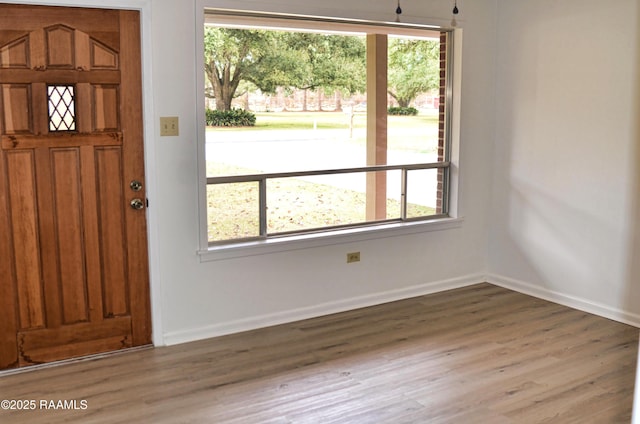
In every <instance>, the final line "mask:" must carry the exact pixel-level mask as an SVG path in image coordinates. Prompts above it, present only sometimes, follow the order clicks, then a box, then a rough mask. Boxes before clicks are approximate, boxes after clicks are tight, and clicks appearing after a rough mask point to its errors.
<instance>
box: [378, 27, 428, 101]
mask: <svg viewBox="0 0 640 424" xmlns="http://www.w3.org/2000/svg"><path fill="white" fill-rule="evenodd" d="M439 86H440V43H439V42H438V41H432V40H415V39H405V38H390V39H389V57H388V84H387V87H388V92H389V95H390V96H391V97H393V98H394V99H395V100H396V101H397V102H398V105H399V106H400V107H409V106H410V105H411V102H412V101H414V100H415V98H416V97H417V96H418V95H419V94H421V93H424V92H427V91H429V90H434V89H437V88H438V87H439Z"/></svg>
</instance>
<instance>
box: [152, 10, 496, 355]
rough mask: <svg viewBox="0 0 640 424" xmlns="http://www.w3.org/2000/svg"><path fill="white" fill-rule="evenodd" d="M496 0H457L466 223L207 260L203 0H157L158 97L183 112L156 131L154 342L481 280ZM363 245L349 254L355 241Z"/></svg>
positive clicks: (445, 18) (426, 16) (446, 17)
mask: <svg viewBox="0 0 640 424" xmlns="http://www.w3.org/2000/svg"><path fill="white" fill-rule="evenodd" d="M387 3H388V4H383V3H382V2H373V3H372V2H370V1H368V0H358V1H351V2H344V1H338V0H327V1H324V2H321V4H320V3H318V2H316V1H315V0H305V1H222V0H220V1H209V2H208V3H207V4H208V5H212V6H218V7H231V8H235V9H238V8H239V9H242V8H247V9H251V8H253V9H256V10H266V11H286V12H291V13H305V14H311V15H330V16H336V17H352V18H358V17H359V18H366V19H378V20H394V19H395V13H394V10H395V4H394V2H387ZM449 3H450V2H447V1H441V0H432V1H425V2H421V4H419V5H416V4H412V3H407V4H404V5H403V8H404V10H405V13H404V14H403V19H406V20H407V21H414V22H432V23H441V24H448V23H449V21H450V19H451V15H450V13H451V11H450V7H451V5H449ZM494 3H495V2H494V1H489V0H483V1H474V2H467V3H465V4H462V3H460V2H459V6H460V8H461V10H462V11H463V12H464V15H462V16H460V18H459V22H460V25H461V26H462V25H463V26H464V40H465V41H464V52H463V61H464V66H465V68H464V69H465V70H464V74H463V84H462V90H463V91H462V96H463V101H464V103H463V110H462V128H463V129H462V134H461V139H462V148H461V153H460V160H461V163H462V165H461V166H462V170H461V179H462V183H461V187H460V192H461V195H460V203H461V211H463V213H462V214H463V215H464V221H463V223H462V225H461V226H460V227H459V228H455V229H449V230H443V231H437V232H428V233H422V234H414V235H406V236H401V237H391V238H384V239H378V240H369V241H364V242H355V243H346V244H338V245H331V246H324V247H317V248H309V249H303V250H294V251H287V252H281V253H275V254H269V255H259V256H251V257H246V258H236V259H229V260H222V261H214V262H203V263H201V262H200V261H199V258H198V255H197V254H196V250H197V248H198V224H197V220H198V214H197V207H196V206H197V201H198V199H197V195H198V193H197V187H198V184H197V171H196V165H197V163H196V152H197V149H198V144H197V142H198V140H197V123H196V116H197V115H196V114H199V113H202V110H201V108H200V107H199V106H198V105H197V104H196V102H195V96H196V90H198V89H199V87H196V85H195V84H194V80H195V77H196V72H200V70H196V69H195V68H194V63H195V57H196V56H195V55H198V54H201V53H200V52H198V51H196V50H195V47H194V46H195V26H196V25H199V24H200V23H199V22H195V21H194V16H195V15H196V7H199V6H196V3H195V2H194V1H193V0H192V1H185V0H153V2H152V19H151V22H152V27H153V30H152V32H153V34H152V35H153V52H152V53H153V66H152V72H153V74H152V78H153V95H154V101H153V109H154V115H153V116H149V117H148V118H149V119H152V120H153V121H154V122H157V120H158V117H159V116H179V117H180V131H181V134H180V136H179V137H177V138H166V137H162V138H160V137H156V138H154V139H153V140H149V142H150V143H154V144H155V146H154V148H155V151H156V157H155V160H154V163H153V164H152V168H154V169H152V172H155V173H156V179H157V181H156V184H157V191H156V196H155V198H154V199H151V201H152V203H151V205H152V206H151V207H152V208H156V210H155V213H157V214H158V217H157V220H156V221H155V222H152V223H151V224H152V225H153V228H152V231H155V232H156V233H157V235H158V240H157V246H153V247H152V248H153V249H156V254H157V264H158V270H157V272H156V273H154V283H153V284H154V290H156V294H157V293H158V290H159V295H158V296H157V297H156V300H157V302H156V304H155V306H156V309H157V308H158V307H160V308H161V320H158V319H157V320H156V321H155V322H154V325H156V327H157V326H158V325H160V326H161V328H162V334H161V336H162V338H163V340H160V337H158V335H157V334H156V336H157V337H156V342H159V343H163V342H165V343H177V342H181V341H186V340H191V339H197V338H201V337H207V336H212V335H216V334H222V333H226V332H230V331H238V330H242V329H247V328H253V327H256V326H260V325H267V324H272V323H275V322H282V321H286V320H292V319H297V318H302V317H305V316H311V315H317V314H322V313H327V312H332V311H337V310H342V309H346V308H352V307H355V306H362V305H365V304H370V303H375V302H382V301H386V300H391V299H395V298H397V297H401V296H409V295H417V294H420V293H423V292H425V293H426V292H429V291H431V290H436V289H441V288H444V287H453V286H457V285H463V284H469V283H473V282H477V281H482V279H483V276H484V275H485V272H486V269H485V267H486V263H487V257H486V240H487V207H488V202H487V193H488V192H489V188H490V179H491V174H490V170H489V169H490V167H488V166H487V163H489V162H490V161H491V157H492V153H491V147H492V135H493V112H492V110H493V91H494V87H493V81H494V67H493V66H494V53H493V52H494V49H493V47H494V41H495V31H494V29H493V28H494V16H495V9H494ZM354 250H358V251H360V252H361V253H362V261H361V262H360V263H359V264H354V265H347V264H346V263H345V255H346V253H347V252H350V251H354Z"/></svg>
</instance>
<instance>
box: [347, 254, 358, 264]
mask: <svg viewBox="0 0 640 424" xmlns="http://www.w3.org/2000/svg"><path fill="white" fill-rule="evenodd" d="M354 262H360V252H352V253H347V263H348V264H351V263H354Z"/></svg>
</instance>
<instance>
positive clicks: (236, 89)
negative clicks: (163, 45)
mask: <svg viewBox="0 0 640 424" xmlns="http://www.w3.org/2000/svg"><path fill="white" fill-rule="evenodd" d="M204 36H205V40H204V41H205V43H204V45H205V74H206V79H207V82H208V89H207V93H206V94H207V96H208V97H211V98H215V99H216V109H218V110H229V109H231V102H232V100H233V99H234V98H235V97H238V96H240V95H242V94H244V93H245V92H246V91H247V90H250V89H252V87H254V86H255V87H257V88H259V89H260V90H261V91H262V92H264V93H274V92H275V91H276V89H277V88H278V87H283V88H285V89H302V90H324V91H325V92H333V91H339V92H341V93H343V94H354V93H358V92H365V91H366V42H365V39H364V37H363V36H347V35H326V34H318V33H310V32H287V31H274V30H258V29H255V30H251V29H236V28H218V27H210V26H206V27H205V34H204ZM439 55H440V51H439V44H438V42H437V41H429V40H411V39H402V38H391V39H390V40H389V56H388V92H389V95H390V96H392V97H393V98H394V99H395V100H396V101H397V102H398V104H399V105H400V106H401V107H407V106H409V105H410V103H411V102H412V101H413V100H414V99H415V98H416V97H417V95H419V94H420V93H424V92H426V91H429V90H431V89H436V88H438V85H439Z"/></svg>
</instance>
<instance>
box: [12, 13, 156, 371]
mask: <svg viewBox="0 0 640 424" xmlns="http://www.w3.org/2000/svg"><path fill="white" fill-rule="evenodd" d="M141 98H142V95H141V59H140V22H139V13H138V12H136V11H118V10H103V9H81V8H64V7H45V6H21V5H7V4H4V5H0V141H1V148H0V369H5V368H12V367H18V366H26V365H31V364H38V363H44V362H50V361H56V360H60V359H65V358H71V357H76V356H82V355H88V354H94V353H99V352H105V351H113V350H118V349H123V348H127V347H132V346H140V345H145V344H149V343H150V341H151V325H150V306H149V281H148V280H149V277H148V274H149V273H148V263H147V260H148V257H147V239H146V214H145V208H146V198H145V181H144V167H143V138H142V101H141ZM135 199H139V201H137V202H136V201H134V200H135ZM132 201H133V203H132Z"/></svg>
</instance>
